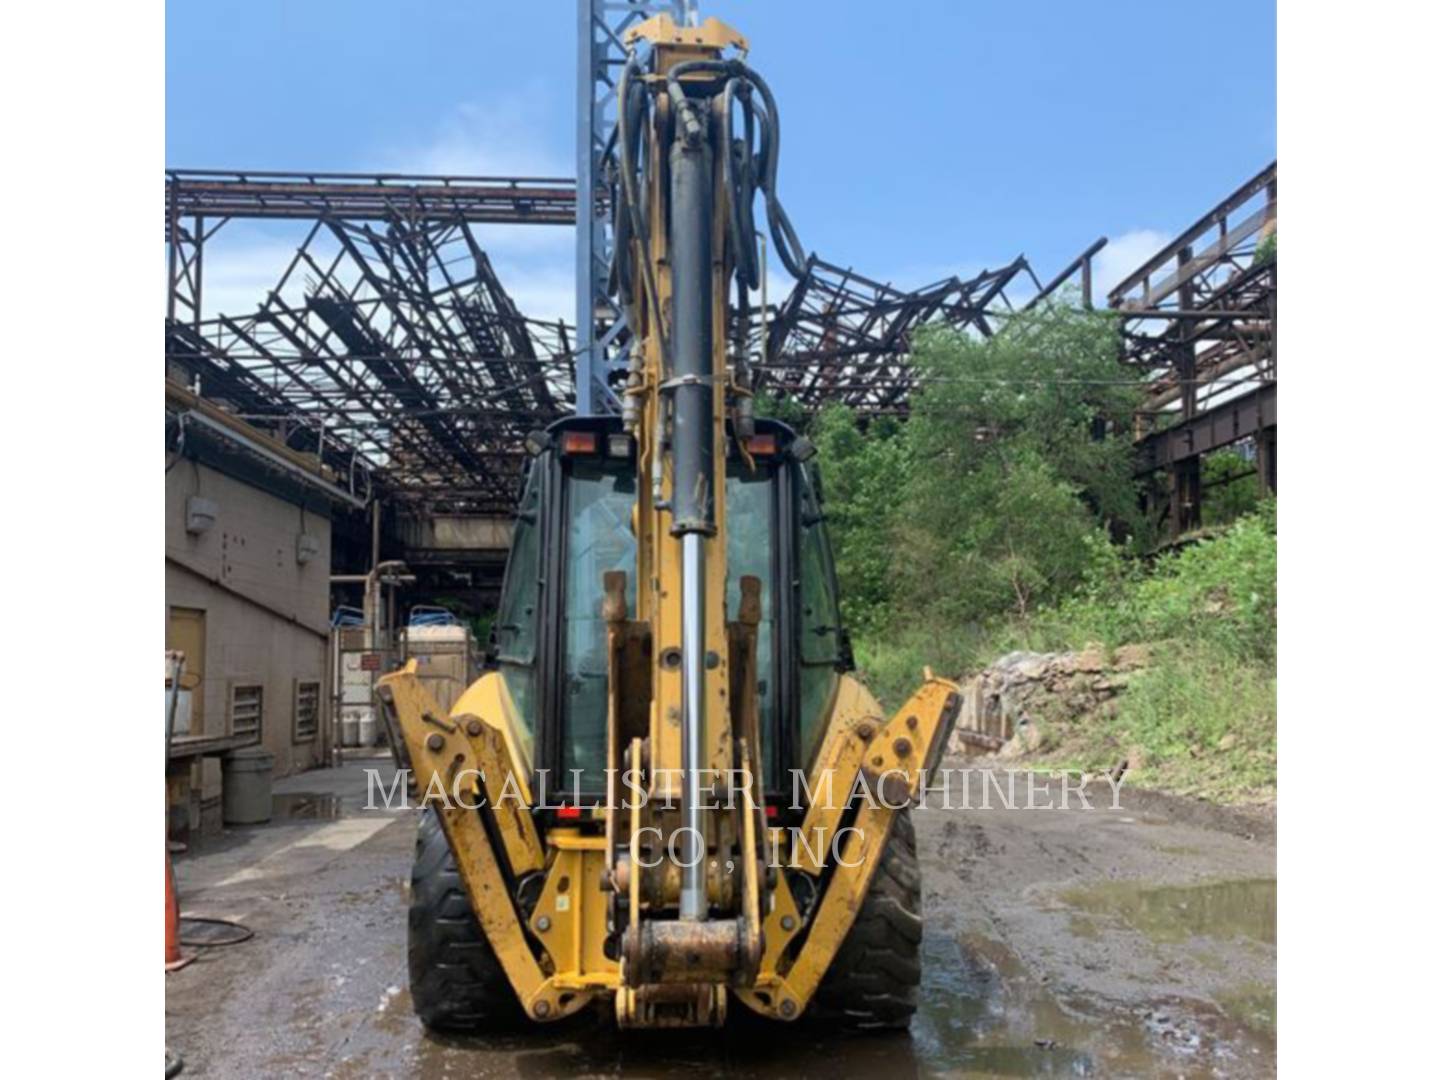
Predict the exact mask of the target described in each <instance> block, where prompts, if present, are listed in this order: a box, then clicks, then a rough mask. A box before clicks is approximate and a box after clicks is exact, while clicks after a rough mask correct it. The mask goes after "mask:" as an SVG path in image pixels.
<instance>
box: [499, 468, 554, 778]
mask: <svg viewBox="0 0 1440 1080" xmlns="http://www.w3.org/2000/svg"><path fill="white" fill-rule="evenodd" d="M547 471H548V470H547V469H546V468H545V465H544V462H543V459H537V460H536V461H535V462H534V467H533V468H531V470H530V479H529V482H528V483H527V484H526V485H525V494H524V495H522V496H521V498H520V510H519V512H518V513H517V514H516V516H515V532H514V535H513V537H512V539H511V542H510V562H509V565H508V566H507V567H506V571H505V586H504V589H503V591H502V593H501V596H500V607H499V610H498V611H497V612H496V615H495V651H496V660H497V661H498V662H499V669H500V675H501V678H503V679H504V680H505V687H506V689H507V690H508V691H509V693H510V699H511V700H512V701H513V702H514V703H515V712H516V720H517V721H518V723H519V726H520V730H521V732H522V734H523V736H524V741H525V743H526V751H527V753H528V752H530V744H531V742H532V740H533V737H534V731H535V710H536V698H535V679H536V674H535V666H536V665H535V642H536V638H537V636H538V631H539V623H540V550H541V548H540V544H541V538H540V508H541V506H543V505H544V502H543V495H544V488H545V474H546V472H547Z"/></svg>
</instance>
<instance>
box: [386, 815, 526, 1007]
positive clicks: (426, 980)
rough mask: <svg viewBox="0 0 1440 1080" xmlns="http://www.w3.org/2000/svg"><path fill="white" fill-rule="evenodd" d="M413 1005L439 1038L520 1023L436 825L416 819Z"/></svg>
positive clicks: (429, 818) (435, 818) (428, 818)
mask: <svg viewBox="0 0 1440 1080" xmlns="http://www.w3.org/2000/svg"><path fill="white" fill-rule="evenodd" d="M408 952H409V961H410V999H411V1001H412V1002H413V1004H414V1008H415V1014H416V1015H417V1016H419V1017H420V1022H421V1023H423V1024H424V1025H425V1026H426V1027H427V1028H433V1029H434V1030H436V1031H451V1032H476V1031H496V1030H505V1029H510V1028H514V1027H516V1026H517V1025H519V1024H520V1022H521V1021H523V1020H524V1019H525V1014H524V1011H523V1010H522V1009H521V1008H520V1002H519V1000H518V999H517V998H516V997H515V991H514V990H513V989H511V987H510V982H509V980H508V979H507V978H506V977H505V970H504V968H502V967H501V966H500V961H499V959H498V958H497V957H496V956H495V950H494V949H492V948H491V947H490V942H489V941H488V940H487V939H486V937H485V931H484V930H482V929H481V928H480V923H479V922H478V921H477V920H476V918H475V913H474V911H472V910H471V908H470V898H469V897H468V896H467V895H466V893H465V886H464V885H463V884H461V881H460V872H459V870H458V869H457V868H456V866H455V856H454V855H453V854H452V853H451V851H450V842H449V841H448V840H447V839H446V838H445V830H444V829H442V828H441V827H440V817H439V815H438V814H436V812H435V811H434V810H433V809H430V808H429V807H427V808H426V809H424V810H422V811H421V813H420V829H419V833H418V835H417V836H416V838H415V865H414V868H413V870H412V871H411V874H410V924H409V949H408Z"/></svg>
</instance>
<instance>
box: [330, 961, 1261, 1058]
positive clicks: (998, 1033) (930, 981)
mask: <svg viewBox="0 0 1440 1080" xmlns="http://www.w3.org/2000/svg"><path fill="white" fill-rule="evenodd" d="M1258 991H1259V993H1260V994H1261V997H1262V998H1263V993H1264V988H1258ZM1250 1005H1251V1007H1253V1008H1260V1009H1262V1010H1263V1007H1264V1005H1263V1000H1262V1001H1260V1002H1259V1003H1258V1004H1257V1002H1256V1001H1254V1000H1251V1001H1250ZM380 1014H381V1015H380V1016H378V1017H377V1018H376V1022H375V1023H374V1024H373V1026H372V1025H366V1027H365V1029H363V1030H362V1031H360V1032H357V1033H356V1036H355V1037H354V1038H353V1039H352V1040H351V1044H350V1046H349V1047H348V1049H349V1050H350V1052H351V1055H352V1056H351V1057H350V1059H349V1061H348V1062H347V1068H342V1069H340V1070H339V1071H338V1072H337V1073H336V1075H338V1076H341V1077H347V1076H361V1075H373V1074H374V1072H375V1071H390V1070H394V1071H398V1072H402V1073H404V1074H405V1075H410V1076H415V1077H420V1078H426V1080H430V1078H438V1077H447V1076H456V1075H462V1074H468V1075H473V1076H523V1077H541V1076H572V1077H618V1076H643V1077H653V1078H668V1077H675V1078H685V1080H695V1078H697V1077H787V1078H797V1077H830V1076H833V1075H835V1074H836V1073H837V1071H840V1072H843V1073H844V1075H846V1076H854V1077H862V1078H869V1077H875V1078H884V1080H900V1078H904V1077H940V1076H959V1075H963V1076H977V1077H1023V1076H1034V1077H1044V1076H1069V1077H1091V1076H1095V1077H1102V1076H1103V1077H1181V1076H1193V1075H1228V1076H1252V1075H1265V1074H1266V1073H1267V1072H1268V1067H1267V1066H1266V1064H1265V1063H1266V1062H1267V1061H1269V1060H1273V1043H1271V1044H1270V1045H1269V1046H1267V1045H1266V1043H1265V1041H1264V1040H1263V1039H1257V1038H1256V1037H1254V1036H1253V1035H1252V1033H1251V1031H1250V1029H1249V1028H1248V1027H1247V1026H1246V1025H1244V1024H1241V1023H1237V1022H1235V1021H1234V1020H1232V1019H1230V1017H1229V1016H1227V1015H1226V1012H1225V1011H1222V1010H1221V1009H1219V1008H1216V1007H1215V1006H1213V1005H1209V1004H1207V1003H1205V1002H1199V1001H1189V1000H1156V1001H1151V1002H1149V1003H1147V1004H1146V1005H1145V1006H1144V1007H1127V1006H1123V1005H1117V1004H1115V1003H1109V1002H1103V1001H1098V1000H1095V999H1093V998H1092V999H1089V1000H1084V1001H1080V1000H1063V999H1062V998H1061V997H1060V996H1059V995H1058V994H1056V993H1054V992H1052V990H1051V989H1050V988H1049V987H1048V986H1047V985H1046V984H1045V982H1044V980H1042V979H1037V978H1036V977H1035V976H1033V975H1032V974H1031V973H1030V972H1029V971H1028V970H1027V969H1026V967H1025V965H1024V964H1023V963H1022V962H1021V961H1020V960H1019V959H1018V958H1017V957H1016V956H1015V954H1014V953H1013V952H1011V951H1010V950H1009V949H1008V948H1007V947H1006V946H1005V945H1003V944H1001V943H999V942H997V941H993V940H991V939H988V938H985V937H981V936H978V935H966V936H964V937H961V938H959V939H955V938H951V937H945V936H943V935H940V934H935V935H933V936H930V935H927V938H926V943H925V983H924V986H923V987H922V990H921V1001H920V1010H919V1013H918V1014H917V1015H916V1017H915V1021H914V1024H913V1026H912V1030H911V1034H909V1035H905V1034H898V1035H890V1034H882V1035H854V1036H839V1037H837V1036H836V1035H834V1034H833V1033H832V1032H828V1031H826V1030H824V1029H822V1028H820V1027H818V1026H812V1025H807V1024H804V1023H801V1024H798V1025H795V1026H793V1027H791V1026H777V1025H773V1024H765V1023H763V1022H761V1021H758V1020H756V1019H754V1018H752V1017H750V1016H749V1015H748V1014H745V1013H744V1012H743V1009H741V1008H740V1007H739V1006H736V1007H735V1008H734V1009H733V1010H732V1015H731V1019H730V1022H729V1023H728V1024H727V1026H726V1027H725V1029H724V1030H723V1031H719V1032H710V1031H694V1030H691V1031H683V1032H665V1031H649V1032H629V1033H622V1032H619V1031H617V1030H616V1029H615V1027H614V1025H613V1021H611V1020H610V1019H609V1018H607V1017H604V1016H601V1015H599V1014H598V1013H595V1014H588V1015H584V1016H582V1017H578V1018H576V1019H575V1020H574V1021H571V1022H568V1023H566V1024H563V1025H559V1026H557V1027H555V1028H550V1029H546V1030H545V1031H540V1032H526V1033H523V1034H517V1035H513V1036H509V1037H504V1038H493V1039H486V1038H455V1037H441V1036H436V1035H433V1034H426V1033H425V1032H424V1031H423V1029H421V1027H420V1025H419V1022H418V1021H417V1020H416V1019H415V1018H414V1016H413V1015H412V1014H411V1011H410V999H409V994H408V992H406V991H405V990H404V989H402V988H400V987H396V988H394V992H393V993H392V994H391V995H390V996H388V997H387V998H386V999H384V1000H383V1001H382V1003H381V1007H380ZM737 1014H738V1015H737ZM397 1057H398V1058H399V1059H400V1060H399V1061H397V1060H396V1059H397ZM352 1070H353V1071H352Z"/></svg>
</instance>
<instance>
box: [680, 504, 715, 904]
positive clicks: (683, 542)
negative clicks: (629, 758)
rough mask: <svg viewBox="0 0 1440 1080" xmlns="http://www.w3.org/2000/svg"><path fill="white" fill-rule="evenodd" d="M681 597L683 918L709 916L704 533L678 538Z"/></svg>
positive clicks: (681, 885) (681, 886) (681, 879)
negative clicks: (703, 799) (703, 788)
mask: <svg viewBox="0 0 1440 1080" xmlns="http://www.w3.org/2000/svg"><path fill="white" fill-rule="evenodd" d="M680 595H681V598H682V601H683V603H682V609H681V627H680V655H681V658H682V661H683V665H684V666H683V667H682V669H681V690H680V692H681V697H682V700H683V702H684V710H683V712H682V715H681V738H682V742H681V749H680V767H681V771H682V773H683V777H682V781H681V789H680V808H681V820H682V824H683V826H684V828H685V829H686V830H687V831H686V832H685V834H684V836H685V844H684V845H683V851H684V854H682V855H681V863H682V867H681V877H680V917H681V918H682V919H696V920H698V919H704V918H705V917H706V916H707V915H708V914H709V907H710V904H709V901H708V899H707V897H706V889H705V842H704V835H705V834H704V833H703V832H702V831H701V824H702V819H701V814H700V770H701V768H702V767H703V765H704V755H705V740H704V733H705V537H703V536H702V535H701V534H700V533H697V532H690V533H686V534H685V535H684V536H683V537H681V539H680Z"/></svg>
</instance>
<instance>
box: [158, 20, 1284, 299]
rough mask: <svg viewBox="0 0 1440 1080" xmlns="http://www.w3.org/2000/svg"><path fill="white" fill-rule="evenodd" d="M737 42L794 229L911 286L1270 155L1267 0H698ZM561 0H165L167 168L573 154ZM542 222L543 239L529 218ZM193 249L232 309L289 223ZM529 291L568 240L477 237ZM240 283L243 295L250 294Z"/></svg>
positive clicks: (494, 170)
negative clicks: (744, 49)
mask: <svg viewBox="0 0 1440 1080" xmlns="http://www.w3.org/2000/svg"><path fill="white" fill-rule="evenodd" d="M700 9H701V14H702V15H715V16H718V17H719V18H721V19H724V20H725V21H727V22H729V23H731V24H732V25H734V26H735V27H737V28H738V29H740V30H741V31H743V32H744V33H745V34H747V35H748V36H749V38H750V42H751V54H750V60H751V63H752V64H753V65H754V66H755V67H756V68H757V69H758V70H760V71H761V72H762V73H763V74H764V75H765V77H766V78H767V79H768V80H769V81H770V83H771V85H772V86H773V87H774V90H775V93H776V96H777V98H778V100H779V104H780V112H781V117H782V120H783V124H784V146H783V157H782V161H781V171H780V186H781V194H782V197H783V198H784V200H785V204H786V207H787V209H788V210H789V212H790V216H791V217H792V218H793V219H794V221H795V224H796V226H797V228H798V229H799V231H800V236H801V239H802V240H803V241H804V243H805V245H806V247H807V248H809V249H813V250H816V251H818V252H819V253H820V254H821V255H823V256H824V257H826V258H828V259H830V260H832V261H834V262H839V263H844V264H847V265H853V266H854V267H855V268H856V269H857V270H859V271H861V272H863V273H866V274H868V275H870V276H872V277H878V278H881V279H883V280H893V281H894V282H895V283H897V284H901V285H920V284H923V283H925V282H928V281H931V280H934V279H936V278H939V277H942V276H944V275H946V274H950V273H961V274H968V273H973V272H974V271H976V270H979V269H980V268H982V267H985V266H994V265H998V264H1000V263H1003V262H1007V261H1008V260H1009V259H1011V258H1013V257H1014V256H1015V255H1016V254H1018V253H1020V252H1024V253H1025V254H1026V255H1028V256H1029V257H1030V258H1031V260H1032V262H1033V263H1034V264H1035V265H1036V266H1037V269H1038V270H1039V272H1040V274H1041V276H1042V277H1044V276H1047V275H1048V274H1049V273H1052V272H1054V271H1056V270H1058V269H1060V267H1061V266H1063V265H1064V264H1065V263H1066V262H1068V261H1069V260H1070V258H1072V257H1073V256H1074V255H1075V254H1076V253H1077V252H1078V251H1079V250H1080V249H1082V248H1083V247H1085V246H1086V245H1087V244H1088V243H1089V242H1090V241H1091V240H1093V239H1095V238H1096V237H1098V236H1100V235H1107V236H1109V237H1110V238H1111V249H1110V252H1109V254H1108V256H1105V257H1103V258H1102V263H1101V265H1100V267H1099V275H1100V278H1101V284H1104V283H1106V281H1108V280H1113V279H1114V278H1116V277H1118V276H1120V275H1121V274H1123V273H1124V272H1125V271H1128V270H1130V269H1132V268H1133V267H1134V266H1135V265H1137V264H1138V263H1139V262H1140V261H1142V260H1143V259H1144V258H1145V257H1146V256H1147V255H1149V254H1150V253H1152V252H1153V250H1154V249H1155V248H1156V247H1158V246H1159V245H1160V244H1161V243H1163V242H1164V241H1165V240H1166V239H1168V237H1169V236H1170V235H1172V234H1173V233H1174V232H1176V231H1178V230H1179V229H1180V228H1183V227H1184V226H1185V225H1187V224H1189V223H1190V221H1192V220H1193V219H1194V218H1196V217H1197V216H1199V214H1200V213H1202V212H1203V211H1204V210H1206V209H1208V207H1209V206H1210V205H1211V204H1213V203H1214V202H1215V201H1217V200H1218V199H1219V198H1220V197H1221V196H1223V195H1225V194H1227V193H1228V192H1229V191H1230V190H1231V189H1232V188H1234V187H1236V186H1237V185H1238V184H1240V183H1241V182H1242V181H1243V180H1245V179H1247V178H1248V177H1250V176H1251V175H1252V174H1254V173H1255V172H1257V171H1258V170H1259V169H1260V168H1261V167H1262V166H1264V165H1265V164H1267V163H1268V162H1269V161H1270V160H1271V159H1272V158H1274V156H1275V152H1276V151H1275V146H1276V122H1275V11H1274V6H1273V4H1272V3H1268V2H1266V0H1210V2H1208V3H1206V4H1202V5H1182V4H1179V3H1173V2H1165V0H1149V2H1144V3H1142V2H1138V0H1105V2H1098V3H1097V2H1091V3H1085V2H1079V0H1035V2H1030V3H1021V2H1016V0H1011V2H1001V0H898V2H892V3H890V4H877V3H858V2H852V0H825V2H822V0H701V4H700ZM575 25H576V14H575V5H574V3H573V2H572V0H529V2H523V3H521V2H510V3H499V2H493V0H468V2H462V0H446V2H442V0H412V2H411V3H408V4H394V3H378V2H374V0H170V2H169V4H168V6H167V14H166V140H165V141H166V164H167V165H170V166H181V167H190V168H250V169H266V168H271V169H314V170H323V169H332V170H357V171H370V170H375V171H382V170H383V171H414V172H432V171H437V172H438V171H444V172H453V173H472V174H475V173H479V174H488V175H513V174H522V173H523V174H529V175H559V176H570V175H573V171H574V166H573V163H572V162H573V153H574V150H573V147H574V109H575V53H576V43H575ZM541 234H544V235H541ZM221 237H222V238H223V240H224V243H223V244H222V243H217V244H215V245H214V246H213V247H212V248H211V249H210V250H209V251H207V291H210V293H211V296H212V299H213V300H214V302H215V303H216V304H217V305H227V306H229V307H230V308H231V309H232V310H233V309H234V307H235V306H237V305H238V306H245V307H249V306H251V305H253V302H254V299H258V297H259V293H260V291H261V290H263V289H264V288H266V287H268V285H270V284H273V282H274V279H275V278H276V277H277V276H278V274H279V272H280V269H281V262H282V260H283V253H284V251H285V249H286V248H287V247H288V246H289V244H290V242H291V234H290V233H289V232H287V231H286V229H285V228H284V227H283V226H279V227H260V226H252V225H248V224H241V223H236V224H234V225H232V226H230V227H228V228H227V230H226V231H225V232H222V234H221ZM488 242H489V245H490V247H491V254H492V258H493V259H494V262H495V264H496V266H497V268H498V269H499V270H500V272H501V276H502V280H504V281H505V282H506V284H507V286H508V287H509V288H510V290H511V292H512V293H514V294H515V295H516V297H517V299H518V300H519V301H520V303H521V305H522V307H524V308H526V310H529V311H531V312H532V313H533V314H536V315H565V316H566V317H567V319H568V318H570V317H572V314H571V313H572V311H573V308H572V306H571V304H570V303H569V300H568V296H569V293H570V291H571V290H572V288H573V285H572V278H571V265H572V255H571V251H572V244H573V233H572V231H571V230H568V229H543V228H537V227H531V228H526V229H511V230H503V229H497V230H491V232H490V234H489V239H488ZM252 297H253V298H254V299H251V298H252Z"/></svg>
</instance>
